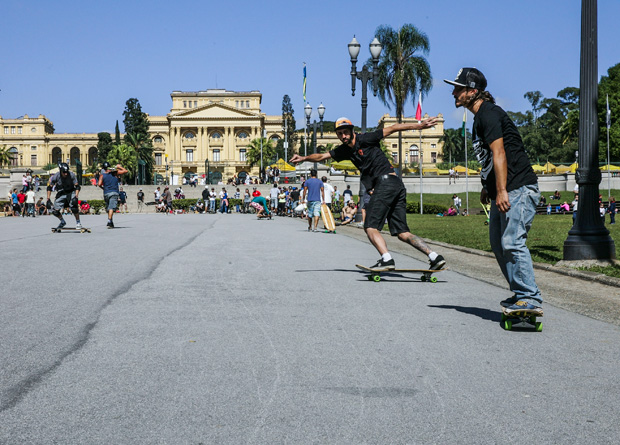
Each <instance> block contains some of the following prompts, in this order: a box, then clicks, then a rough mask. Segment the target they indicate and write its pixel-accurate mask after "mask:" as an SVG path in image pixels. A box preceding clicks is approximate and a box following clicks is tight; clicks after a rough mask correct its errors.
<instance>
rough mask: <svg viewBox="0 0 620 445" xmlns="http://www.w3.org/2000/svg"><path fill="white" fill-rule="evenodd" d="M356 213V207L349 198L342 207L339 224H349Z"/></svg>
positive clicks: (353, 219)
mask: <svg viewBox="0 0 620 445" xmlns="http://www.w3.org/2000/svg"><path fill="white" fill-rule="evenodd" d="M356 213H357V207H355V203H354V202H353V200H350V201H349V202H347V205H346V206H344V208H343V209H342V222H341V223H340V225H341V226H344V225H346V224H351V223H352V222H353V221H355V214H356Z"/></svg>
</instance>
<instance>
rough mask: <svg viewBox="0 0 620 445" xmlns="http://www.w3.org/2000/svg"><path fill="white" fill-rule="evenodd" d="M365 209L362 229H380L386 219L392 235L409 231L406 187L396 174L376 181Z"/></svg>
mask: <svg viewBox="0 0 620 445" xmlns="http://www.w3.org/2000/svg"><path fill="white" fill-rule="evenodd" d="M365 210H366V219H365V220H364V229H368V228H371V229H377V230H381V229H383V226H384V224H385V220H386V219H387V222H388V225H389V227H390V234H391V235H392V236H396V235H398V234H400V233H405V232H409V226H408V225H407V189H406V188H405V185H404V184H403V181H402V180H401V179H400V178H399V177H398V176H394V175H387V178H385V179H381V180H379V181H378V182H377V185H375V188H374V191H373V193H372V195H371V197H370V202H369V203H368V204H367V205H366V208H365Z"/></svg>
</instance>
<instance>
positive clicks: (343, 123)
mask: <svg viewBox="0 0 620 445" xmlns="http://www.w3.org/2000/svg"><path fill="white" fill-rule="evenodd" d="M343 128H350V129H351V130H353V124H352V123H351V121H350V120H349V119H347V118H346V117H341V118H339V119H338V120H337V121H336V125H335V126H334V129H335V130H336V131H338V130H340V129H343Z"/></svg>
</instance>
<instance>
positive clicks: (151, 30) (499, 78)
mask: <svg viewBox="0 0 620 445" xmlns="http://www.w3.org/2000/svg"><path fill="white" fill-rule="evenodd" d="M580 15H581V2H580V1H578V0H521V1H519V2H508V1H502V0H495V1H490V0H476V1H473V2H471V1H470V2H464V1H455V0H436V1H433V2H422V1H417V0H416V1H412V0H401V1H391V0H383V1H382V2H372V3H371V2H364V1H362V2H349V1H341V2H331V1H329V2H327V1H321V0H317V1H314V2H298V1H293V0H288V1H270V0H265V1H263V2H257V1H245V0H228V1H225V2H213V1H201V2H197V1H189V0H187V1H184V0H178V1H176V2H169V1H159V0H154V1H151V2H147V3H145V2H137V1H132V0H125V1H116V0H112V1H105V2H89V1H83V0H82V1H63V0H58V1H53V2H50V1H39V0H35V1H28V2H26V1H19V0H15V1H11V2H5V4H3V6H2V15H1V18H0V34H1V36H2V42H3V43H4V45H3V58H2V60H3V62H4V63H3V64H2V65H3V66H2V68H3V69H2V70H1V71H0V89H1V90H2V91H0V115H1V116H2V117H4V118H15V117H18V116H21V115H24V114H28V115H30V116H37V115H39V114H44V115H46V116H47V117H48V118H49V119H51V120H52V121H53V122H54V125H55V128H56V132H58V133H64V132H69V133H77V132H79V133H81V132H86V133H89V132H99V131H110V132H113V130H114V125H115V122H116V120H117V119H118V120H119V122H120V125H121V130H122V119H123V116H122V112H123V109H124V105H125V101H126V100H127V99H128V98H130V97H136V98H138V99H139V100H140V103H141V104H142V109H143V110H144V111H145V112H147V113H149V114H151V115H165V114H166V113H168V112H169V111H170V107H171V104H172V102H171V99H170V93H171V92H172V91H173V90H181V91H198V90H205V89H209V88H224V89H228V90H237V91H250V90H259V91H261V92H262V94H263V100H262V110H263V112H265V113H267V114H276V115H277V114H280V113H281V104H282V97H283V95H284V94H288V95H289V96H290V97H291V100H292V103H293V107H294V109H295V117H296V120H297V123H298V126H299V125H301V122H302V120H303V106H304V103H303V98H302V79H303V77H302V68H303V63H304V62H306V64H307V71H308V89H307V99H308V102H309V103H310V104H311V105H312V106H313V108H314V109H315V110H316V107H317V106H318V105H319V104H320V103H321V102H322V103H323V104H324V106H325V107H326V114H325V118H326V119H328V120H335V119H337V118H338V117H340V116H347V117H349V118H351V119H352V120H353V121H354V122H355V123H357V124H359V123H360V121H361V108H360V102H361V83H360V82H359V81H358V82H357V90H356V95H355V96H354V97H353V96H351V89H350V88H351V86H350V85H351V79H350V75H349V72H350V66H351V64H350V60H349V54H348V51H347V44H348V43H349V42H350V41H351V39H352V37H353V35H356V37H357V39H358V40H359V42H360V44H361V45H362V51H361V53H360V56H359V59H360V61H361V60H365V59H366V58H368V57H370V53H369V52H368V44H369V43H370V41H371V40H372V39H373V38H374V31H375V29H376V28H377V27H378V26H379V25H389V26H392V27H393V28H399V27H400V26H402V25H403V24H405V23H411V24H413V25H415V26H416V27H417V28H418V29H420V30H421V31H423V32H425V33H426V34H427V35H428V37H429V40H430V46H431V51H430V54H429V55H428V60H429V62H430V65H431V70H432V74H433V78H434V87H433V89H432V90H431V91H430V93H429V94H428V96H427V97H425V98H424V99H423V111H424V112H425V113H429V114H431V115H435V114H438V113H443V115H444V117H445V118H446V121H447V122H446V126H447V127H454V128H456V127H460V125H461V120H462V116H463V112H462V109H460V110H456V109H455V108H454V103H453V100H452V97H451V95H450V92H451V88H450V87H449V85H447V84H445V83H444V82H443V79H445V78H447V79H453V78H454V77H455V76H456V73H457V71H458V70H459V68H461V67H462V66H475V67H477V68H479V69H480V70H481V71H482V72H483V73H484V74H485V75H486V77H487V79H488V83H489V85H488V90H489V91H491V93H492V94H493V95H494V96H495V97H496V99H497V100H498V103H499V104H500V105H501V106H503V107H504V108H505V109H507V110H511V111H525V110H527V109H528V107H529V104H528V102H527V101H526V100H525V99H524V98H523V95H524V94H525V93H526V92H527V91H533V90H539V91H541V92H542V93H543V95H544V96H545V97H555V96H556V94H557V92H558V91H559V90H561V89H563V88H564V87H567V86H575V87H578V86H579V51H580V20H581V19H580ZM618 17H620V2H619V1H617V0H599V2H598V21H599V55H598V57H599V59H598V60H599V68H598V69H599V76H602V75H606V73H607V69H608V68H609V67H611V66H613V65H615V64H617V63H619V62H620V50H619V49H618V48H619V46H618V42H620V27H618V26H617V23H615V22H616V21H617V19H618ZM360 65H361V63H358V66H360ZM369 96H370V99H369V104H368V125H369V126H374V125H376V122H377V120H378V119H379V118H380V117H381V116H382V115H383V114H385V113H391V114H393V113H394V111H393V110H390V109H388V108H387V107H386V106H385V105H383V104H382V103H381V102H380V101H379V100H378V99H377V98H375V97H373V96H372V94H371V93H370V94H369ZM405 114H406V115H414V114H415V104H414V102H413V100H412V101H410V102H408V103H407V105H406V107H405ZM315 117H316V113H315V115H314V116H313V119H314V118H315ZM470 118H471V116H470V117H469V119H470ZM470 124H471V119H470Z"/></svg>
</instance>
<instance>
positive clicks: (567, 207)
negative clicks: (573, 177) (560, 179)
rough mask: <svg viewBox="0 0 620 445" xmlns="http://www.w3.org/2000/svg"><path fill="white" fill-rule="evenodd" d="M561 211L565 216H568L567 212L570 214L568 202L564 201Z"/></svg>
mask: <svg viewBox="0 0 620 445" xmlns="http://www.w3.org/2000/svg"><path fill="white" fill-rule="evenodd" d="M560 210H561V211H562V213H564V214H566V212H570V206H569V205H568V202H566V201H564V202H563V203H562V205H561V206H560Z"/></svg>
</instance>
